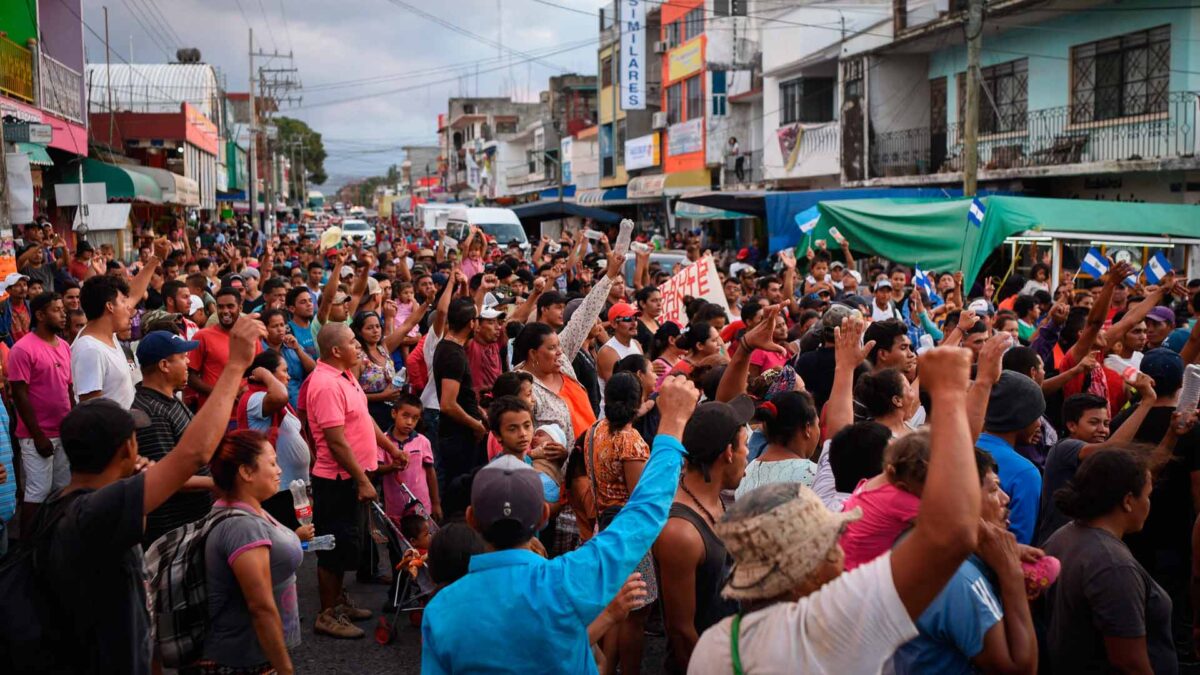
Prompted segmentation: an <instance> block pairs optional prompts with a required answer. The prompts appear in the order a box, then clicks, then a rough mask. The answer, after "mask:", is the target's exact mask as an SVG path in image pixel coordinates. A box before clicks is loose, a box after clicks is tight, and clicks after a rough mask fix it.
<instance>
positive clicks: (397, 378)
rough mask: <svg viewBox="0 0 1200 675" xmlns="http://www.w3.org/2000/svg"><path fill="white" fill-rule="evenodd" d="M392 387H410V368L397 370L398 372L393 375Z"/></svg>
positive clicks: (402, 388) (401, 388)
mask: <svg viewBox="0 0 1200 675" xmlns="http://www.w3.org/2000/svg"><path fill="white" fill-rule="evenodd" d="M392 387H393V388H395V389H400V390H401V391H403V390H404V389H406V388H408V370H407V369H406V368H401V369H400V370H397V371H396V374H395V375H393V376H392Z"/></svg>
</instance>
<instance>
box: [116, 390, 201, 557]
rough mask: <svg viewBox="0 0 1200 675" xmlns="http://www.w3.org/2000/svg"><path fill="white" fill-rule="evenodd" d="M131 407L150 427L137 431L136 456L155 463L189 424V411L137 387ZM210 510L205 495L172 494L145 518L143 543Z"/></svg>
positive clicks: (185, 407) (169, 400)
mask: <svg viewBox="0 0 1200 675" xmlns="http://www.w3.org/2000/svg"><path fill="white" fill-rule="evenodd" d="M133 407H134V408H136V409H138V410H141V411H142V412H144V413H146V414H147V415H149V416H150V426H148V427H146V428H145V429H138V431H137V439H138V454H139V455H141V456H143V457H145V458H147V459H151V460H154V461H156V462H157V461H159V460H161V459H162V458H163V457H165V456H166V455H167V453H168V452H170V451H171V449H172V448H174V447H175V444H176V443H178V442H179V439H180V438H182V437H183V431H184V429H187V425H188V424H190V423H191V421H192V411H190V410H188V409H187V406H185V405H184V404H183V403H182V402H181V401H180V400H179V399H177V398H175V397H173V396H164V395H162V394H161V393H159V392H157V391H155V390H153V389H149V388H147V387H143V386H141V385H138V387H137V394H136V395H134V397H133ZM196 475H198V476H208V475H209V472H208V468H207V467H205V468H202V469H200V471H198V472H197V474H196ZM211 508H212V495H210V494H209V493H208V492H198V491H187V492H185V491H180V492H177V493H175V494H174V495H172V496H171V498H170V499H168V500H167V501H166V502H164V503H163V505H162V506H159V507H158V508H157V509H155V510H154V511H151V512H150V513H148V514H147V515H146V536H145V542H146V543H147V544H149V543H150V542H152V541H154V540H155V539H157V538H158V537H160V536H162V535H163V534H166V533H167V532H170V531H171V530H173V529H175V528H177V527H182V526H184V525H187V524H188V523H191V522H195V521H197V520H199V519H201V518H203V517H204V516H205V515H206V514H207V513H208V512H209V510H210V509H211Z"/></svg>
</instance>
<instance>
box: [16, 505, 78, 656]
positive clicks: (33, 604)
mask: <svg viewBox="0 0 1200 675" xmlns="http://www.w3.org/2000/svg"><path fill="white" fill-rule="evenodd" d="M80 494H82V492H81V491H76V492H73V493H71V494H69V495H66V496H65V497H62V498H60V499H56V500H54V501H50V502H47V503H45V504H43V505H42V507H41V509H40V510H39V511H38V515H37V518H36V519H35V520H34V522H33V536H31V537H27V538H24V539H22V540H21V543H20V544H18V545H17V547H16V548H15V549H13V550H12V551H9V553H8V555H6V556H5V557H4V558H3V559H0V598H4V602H3V603H0V672H5V673H52V672H69V671H70V669H69V668H67V667H66V666H65V665H64V664H60V663H58V662H57V659H56V654H57V653H58V650H59V649H61V645H63V644H69V643H70V641H69V640H66V639H65V638H66V637H67V633H68V631H69V628H68V627H69V626H70V625H71V624H70V620H69V619H67V618H66V617H68V616H69V614H68V613H67V612H66V611H64V609H63V608H62V607H61V606H60V602H59V600H58V599H57V597H56V595H55V594H54V592H53V591H52V590H51V581H50V580H49V579H47V577H46V574H45V565H46V561H47V560H48V558H49V553H50V542H51V538H52V535H53V534H54V531H55V529H56V528H57V527H58V524H59V522H60V521H61V520H62V519H63V518H64V517H66V515H67V511H68V510H69V508H70V506H71V504H72V503H73V502H74V501H75V498H76V497H77V496H79V495H80Z"/></svg>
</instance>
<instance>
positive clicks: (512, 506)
mask: <svg viewBox="0 0 1200 675" xmlns="http://www.w3.org/2000/svg"><path fill="white" fill-rule="evenodd" d="M544 503H545V502H544V498H543V493H542V481H541V479H540V478H538V474H537V472H536V471H534V470H533V468H531V467H530V466H529V465H528V464H526V463H525V462H522V461H521V460H519V459H517V458H516V457H513V456H512V455H501V456H500V457H497V458H496V460H495V461H494V462H492V463H491V464H488V465H487V466H485V467H483V468H482V469H480V470H479V471H478V472H477V473H476V474H475V479H474V480H473V481H472V482H471V510H472V511H473V513H474V516H475V522H476V523H477V524H478V525H479V529H480V530H482V531H483V532H487V531H488V530H489V529H491V528H492V527H494V526H496V525H499V524H501V523H513V524H515V525H516V526H517V528H519V530H520V532H521V534H522V535H523V536H524V537H525V538H526V539H528V538H529V537H532V536H533V535H534V534H536V533H537V531H538V527H539V526H540V525H541V524H542V512H543V504H544Z"/></svg>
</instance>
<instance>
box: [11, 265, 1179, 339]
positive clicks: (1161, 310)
mask: <svg viewBox="0 0 1200 675" xmlns="http://www.w3.org/2000/svg"><path fill="white" fill-rule="evenodd" d="M9 276H10V277H11V276H12V275H11V274H10V275H9ZM5 281H7V279H6V280H5ZM1146 320H1147V321H1157V322H1158V323H1165V324H1167V325H1168V326H1174V325H1175V312H1174V311H1173V310H1172V309H1171V308H1170V307H1163V306H1162V305H1159V306H1158V307H1155V308H1154V309H1151V310H1150V313H1149V314H1147V315H1146Z"/></svg>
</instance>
